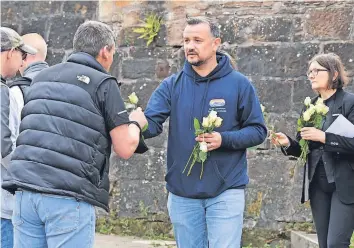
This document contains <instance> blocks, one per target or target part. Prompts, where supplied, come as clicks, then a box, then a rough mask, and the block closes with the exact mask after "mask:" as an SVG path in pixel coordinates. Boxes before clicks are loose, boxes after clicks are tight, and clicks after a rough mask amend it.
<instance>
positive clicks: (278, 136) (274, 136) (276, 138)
mask: <svg viewBox="0 0 354 248" xmlns="http://www.w3.org/2000/svg"><path fill="white" fill-rule="evenodd" d="M270 137H271V139H270V140H271V142H272V144H273V145H275V146H289V145H290V140H289V139H288V137H287V136H286V135H285V134H283V133H271V134H270Z"/></svg>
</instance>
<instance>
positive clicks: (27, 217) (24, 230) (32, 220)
mask: <svg viewBox="0 0 354 248" xmlns="http://www.w3.org/2000/svg"><path fill="white" fill-rule="evenodd" d="M14 205H15V206H14V213H13V216H12V223H13V225H14V243H15V246H14V247H15V248H22V247H23V248H25V247H26V248H27V247H31V248H44V247H49V248H56V247H61V248H65V247H68V248H73V247H85V248H86V247H88V248H89V247H93V242H94V238H95V209H94V207H93V206H92V205H90V204H88V203H85V202H82V201H77V200H76V199H74V198H71V197H66V196H59V195H49V194H40V193H34V192H29V191H16V194H15V204H14Z"/></svg>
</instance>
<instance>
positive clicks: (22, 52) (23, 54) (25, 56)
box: [15, 47, 27, 60]
mask: <svg viewBox="0 0 354 248" xmlns="http://www.w3.org/2000/svg"><path fill="white" fill-rule="evenodd" d="M15 50H17V51H19V52H20V53H21V56H22V60H25V59H26V58H27V53H25V52H24V51H22V50H21V49H20V48H18V47H17V48H15Z"/></svg>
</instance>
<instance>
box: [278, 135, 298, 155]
mask: <svg viewBox="0 0 354 248" xmlns="http://www.w3.org/2000/svg"><path fill="white" fill-rule="evenodd" d="M287 137H288V139H289V141H290V145H289V147H288V148H287V149H285V148H284V147H281V151H282V152H283V154H284V155H286V156H294V157H300V155H301V147H300V144H299V141H300V139H301V136H300V132H298V133H297V135H296V140H293V139H292V138H290V137H289V136H287Z"/></svg>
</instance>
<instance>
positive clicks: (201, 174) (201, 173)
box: [199, 161, 204, 180]
mask: <svg viewBox="0 0 354 248" xmlns="http://www.w3.org/2000/svg"><path fill="white" fill-rule="evenodd" d="M203 171H204V162H203V161H202V171H201V172H200V177H199V179H200V180H202V176H203Z"/></svg>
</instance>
